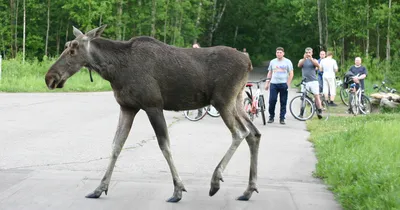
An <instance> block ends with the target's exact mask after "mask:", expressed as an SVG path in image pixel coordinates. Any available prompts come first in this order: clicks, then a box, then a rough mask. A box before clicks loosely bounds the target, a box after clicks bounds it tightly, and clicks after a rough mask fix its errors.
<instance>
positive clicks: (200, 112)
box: [183, 105, 220, 121]
mask: <svg viewBox="0 0 400 210" xmlns="http://www.w3.org/2000/svg"><path fill="white" fill-rule="evenodd" d="M183 114H184V115H185V118H186V119H188V120H190V121H199V120H201V119H203V118H204V116H206V114H208V115H210V116H211V117H219V116H220V113H219V112H218V110H217V109H215V107H213V106H212V105H209V106H206V107H203V108H200V109H195V110H186V111H184V112H183Z"/></svg>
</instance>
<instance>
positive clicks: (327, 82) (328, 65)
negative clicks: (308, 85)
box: [320, 51, 339, 106]
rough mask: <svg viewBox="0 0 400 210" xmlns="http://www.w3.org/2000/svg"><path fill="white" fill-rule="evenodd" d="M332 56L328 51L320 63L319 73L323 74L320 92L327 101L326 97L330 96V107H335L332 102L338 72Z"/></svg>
mask: <svg viewBox="0 0 400 210" xmlns="http://www.w3.org/2000/svg"><path fill="white" fill-rule="evenodd" d="M332 56H333V55H332V52H331V51H328V53H327V57H326V58H325V59H322V60H321V63H320V71H321V72H323V73H324V74H323V89H322V92H323V93H324V96H325V99H326V100H328V95H329V94H330V102H329V105H330V106H337V105H336V104H335V103H334V100H335V96H336V72H338V69H339V68H338V65H337V62H336V60H335V59H333V58H332Z"/></svg>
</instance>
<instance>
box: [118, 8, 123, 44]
mask: <svg viewBox="0 0 400 210" xmlns="http://www.w3.org/2000/svg"><path fill="white" fill-rule="evenodd" d="M122 1H123V0H120V1H119V2H118V9H117V13H118V15H117V40H121V39H122V29H121V28H122V4H123V2H122Z"/></svg>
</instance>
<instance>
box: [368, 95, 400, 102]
mask: <svg viewBox="0 0 400 210" xmlns="http://www.w3.org/2000/svg"><path fill="white" fill-rule="evenodd" d="M370 96H371V98H375V99H382V98H386V99H389V101H396V102H400V95H398V94H394V93H372V94H371V95H370Z"/></svg>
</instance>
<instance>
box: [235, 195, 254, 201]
mask: <svg viewBox="0 0 400 210" xmlns="http://www.w3.org/2000/svg"><path fill="white" fill-rule="evenodd" d="M250 197H251V196H248V195H242V196H239V197H238V198H237V200H238V201H248V200H249V199H250Z"/></svg>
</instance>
